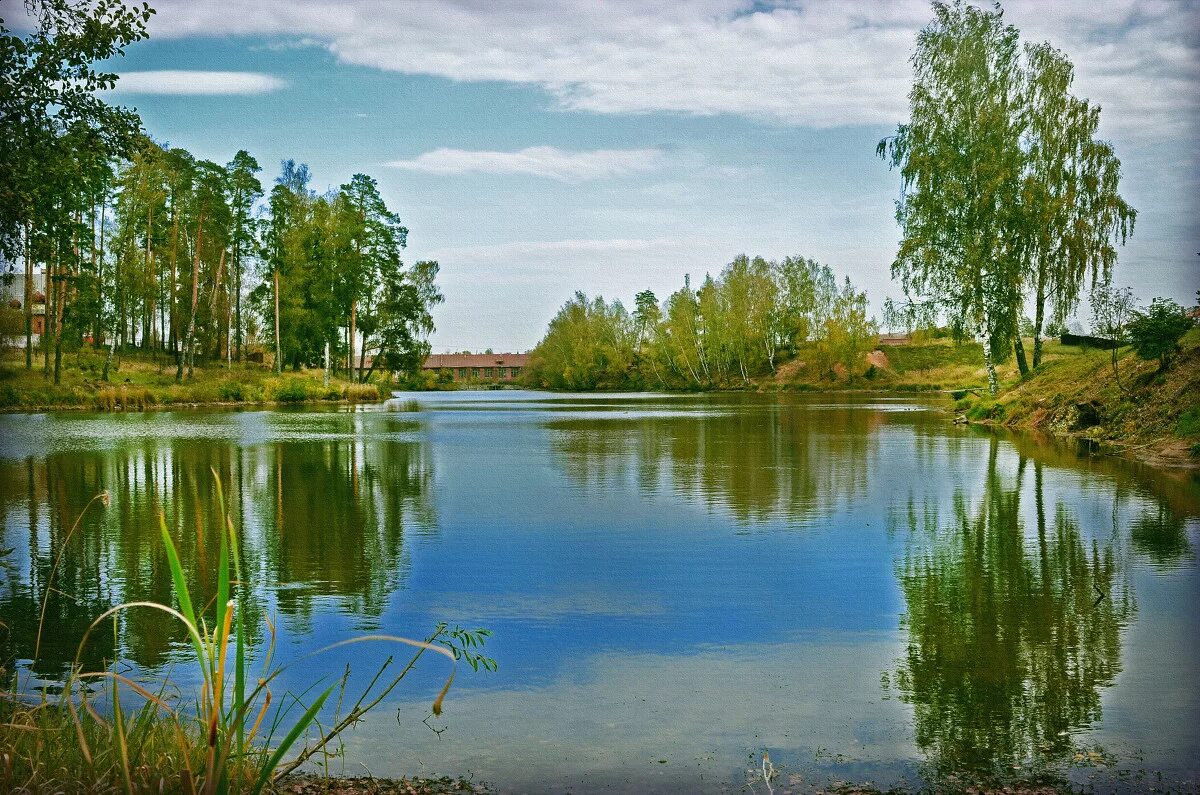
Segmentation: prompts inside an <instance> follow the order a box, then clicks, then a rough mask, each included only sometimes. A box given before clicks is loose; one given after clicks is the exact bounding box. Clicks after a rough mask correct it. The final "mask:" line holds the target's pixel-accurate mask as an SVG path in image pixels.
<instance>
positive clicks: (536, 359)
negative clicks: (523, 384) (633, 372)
mask: <svg viewBox="0 0 1200 795" xmlns="http://www.w3.org/2000/svg"><path fill="white" fill-rule="evenodd" d="M634 338H635V331H634V324H633V319H632V318H631V317H630V316H629V314H628V313H627V312H626V311H625V308H624V307H623V306H621V303H620V302H619V301H614V302H613V303H611V304H609V303H606V302H605V301H604V299H603V298H600V297H597V298H595V299H589V298H588V297H587V296H585V295H584V294H583V293H575V296H574V297H573V298H572V299H570V300H569V301H567V302H566V303H565V304H563V306H562V308H561V309H560V310H559V311H558V314H557V315H555V317H554V319H553V320H551V321H550V327H549V329H547V331H546V336H545V337H543V338H542V341H541V342H539V343H538V344H537V347H535V348H534V349H533V351H532V352H531V353H530V357H529V365H528V367H527V377H528V378H529V379H530V381H531V382H532V383H533V384H536V385H538V386H543V387H549V388H552V389H614V388H618V387H621V386H624V385H625V384H626V383H627V382H628V379H629V369H630V367H631V366H632V364H633V344H634Z"/></svg>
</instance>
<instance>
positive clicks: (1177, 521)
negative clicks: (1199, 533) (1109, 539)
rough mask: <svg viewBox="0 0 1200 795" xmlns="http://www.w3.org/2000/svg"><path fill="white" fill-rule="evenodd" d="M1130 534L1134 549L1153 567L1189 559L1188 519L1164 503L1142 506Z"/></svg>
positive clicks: (1174, 563)
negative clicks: (1149, 506) (1142, 509)
mask: <svg viewBox="0 0 1200 795" xmlns="http://www.w3.org/2000/svg"><path fill="white" fill-rule="evenodd" d="M1129 535H1130V538H1131V539H1132V541H1133V548H1134V549H1135V550H1137V552H1138V554H1140V555H1142V556H1144V557H1145V558H1146V559H1147V560H1149V561H1150V563H1151V564H1153V565H1154V566H1155V567H1156V568H1159V569H1172V568H1175V567H1177V566H1180V565H1183V564H1184V563H1186V562H1188V561H1190V560H1191V559H1192V545H1191V543H1190V542H1189V541H1188V537H1187V522H1185V521H1184V519H1183V517H1181V516H1178V515H1176V514H1175V512H1174V511H1172V510H1171V509H1170V508H1168V507H1167V506H1166V505H1164V504H1161V503H1160V504H1159V505H1157V506H1154V507H1152V508H1147V509H1145V510H1144V511H1143V512H1142V513H1141V515H1140V516H1138V518H1137V520H1136V521H1135V522H1134V523H1133V527H1132V528H1131V529H1130V533H1129Z"/></svg>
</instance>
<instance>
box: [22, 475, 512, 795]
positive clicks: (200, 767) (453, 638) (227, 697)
mask: <svg viewBox="0 0 1200 795" xmlns="http://www.w3.org/2000/svg"><path fill="white" fill-rule="evenodd" d="M213 476H214V483H215V486H216V495H215V498H214V499H215V503H216V505H217V511H216V512H215V513H214V520H215V522H216V523H217V525H218V526H217V527H215V528H213V534H214V535H215V536H216V537H217V539H218V550H217V555H216V561H215V562H216V569H217V570H216V583H215V590H214V592H213V593H211V594H208V593H206V594H195V592H194V590H193V588H192V587H191V586H189V582H188V581H189V577H188V575H187V574H186V573H185V571H184V569H183V565H182V563H181V562H180V558H179V554H178V552H177V551H176V545H175V542H174V540H173V539H172V535H171V532H170V531H169V530H168V527H167V523H166V520H165V518H164V517H162V515H161V514H160V517H159V526H160V534H161V543H162V549H163V550H164V552H165V555H166V560H167V563H168V568H169V572H170V581H171V585H172V589H173V594H174V600H173V601H174V605H171V604H166V603H162V602H156V601H150V600H140V601H132V602H126V603H123V604H119V605H116V606H113V607H111V608H109V609H107V610H105V611H104V612H102V613H101V614H100V615H99V616H96V617H95V618H94V619H93V620H92V621H91V623H90V624H89V625H88V627H87V628H86V630H84V632H83V633H82V636H81V637H80V638H79V641H78V646H77V649H76V652H75V656H74V660H73V662H72V663H71V664H70V665H69V666H68V667H67V669H66V671H65V672H64V674H63V675H62V677H61V678H60V679H45V678H40V679H36V680H35V676H34V670H35V668H36V666H37V663H38V657H39V652H40V649H41V646H42V635H43V632H44V631H46V630H47V627H46V626H45V616H46V606H47V604H48V602H49V600H50V596H51V592H52V590H54V575H55V571H56V570H57V568H58V562H59V560H61V557H62V553H63V549H60V550H59V551H58V553H57V554H56V556H55V565H54V567H53V568H52V569H51V571H50V577H49V579H48V581H47V583H46V585H45V592H44V593H43V595H42V598H41V603H42V607H41V611H40V616H41V618H40V620H39V622H38V625H37V634H36V638H35V640H34V644H33V650H32V659H31V660H30V661H29V663H28V665H24V666H21V667H18V668H17V669H15V670H13V671H11V672H7V676H6V681H7V682H8V683H9V684H10V685H11V686H12V689H11V690H10V692H3V693H0V748H3V749H4V757H3V764H0V788H2V789H3V790H4V791H6V792H18V791H23V792H42V791H81V790H87V791H94V792H118V791H124V792H127V793H133V792H151V791H153V792H164V791H170V792H190V793H217V792H229V791H237V792H252V793H258V792H262V791H265V790H270V789H271V788H272V787H273V785H275V784H276V783H277V782H279V781H281V780H282V779H283V778H284V777H285V776H287V775H288V774H290V773H291V772H292V771H295V770H297V769H299V768H300V767H301V766H302V765H304V764H305V763H306V762H309V761H310V760H311V761H312V762H314V763H318V762H322V761H324V762H325V763H326V765H325V767H324V769H325V770H326V771H328V766H327V763H328V760H329V758H330V757H331V756H336V754H337V753H338V750H337V747H336V743H337V741H338V738H339V736H340V735H341V734H342V733H343V732H345V731H346V730H348V729H350V728H351V727H353V726H354V725H355V724H356V723H357V722H358V721H359V720H361V719H362V717H363V716H364V715H365V714H366V713H367V712H368V711H369V710H371V709H372V708H373V707H375V706H376V705H378V704H379V703H380V702H381V701H382V700H383V699H384V698H385V697H387V696H388V694H389V693H391V692H392V691H393V690H394V689H395V688H396V687H397V685H399V684H400V682H401V681H402V680H403V679H404V678H405V676H406V675H407V674H408V673H409V672H410V671H411V670H412V669H413V667H414V666H415V665H416V663H417V662H418V660H419V659H420V658H421V656H422V655H423V654H424V653H425V652H426V651H431V652H434V653H436V654H440V655H442V656H444V657H446V658H447V659H448V660H450V662H451V664H452V666H456V665H457V661H458V660H464V661H466V662H467V663H469V664H470V666H471V667H472V669H474V670H478V669H479V668H481V667H482V668H484V669H485V670H495V667H496V663H495V661H494V660H492V659H491V658H489V657H486V656H484V655H483V654H482V647H483V645H484V643H485V642H486V640H487V637H488V636H489V635H490V632H488V631H487V630H482V629H479V630H464V629H462V628H460V627H454V628H450V627H447V626H446V625H445V624H440V625H438V626H437V627H436V628H435V629H434V631H433V632H432V634H431V635H430V636H429V637H428V638H426V639H425V640H412V639H409V638H404V637H398V636H395V635H382V634H376V635H364V636H359V637H354V638H350V639H347V640H343V641H339V642H336V643H333V644H331V645H329V646H326V647H324V648H321V649H318V650H315V651H312V652H310V653H309V654H307V655H305V656H302V657H299V658H294V659H291V660H288V661H287V662H284V663H279V662H276V660H275V656H274V646H275V642H274V638H275V628H274V625H273V624H272V623H271V621H270V620H269V619H267V618H265V617H264V619H263V622H262V626H259V622H258V621H257V620H256V619H255V618H254V616H253V604H252V603H251V601H250V599H249V589H248V587H247V581H246V580H245V579H244V578H243V574H242V556H241V553H240V551H239V533H238V531H237V530H236V529H235V527H234V523H233V520H232V518H231V517H229V516H228V515H227V514H226V511H225V501H224V496H223V494H222V491H221V486H220V478H219V477H218V476H217V473H216V471H215V470H214V471H213ZM97 502H101V503H103V504H105V505H107V504H108V493H107V492H104V493H102V494H100V495H98V496H97V497H95V498H93V499H92V501H91V502H89V503H88V505H87V506H86V507H85V508H84V511H83V513H86V512H87V511H88V510H89V509H90V508H91V507H92V505H93V504H94V503H97ZM83 513H81V515H80V516H79V517H78V518H77V519H76V522H75V524H74V525H73V526H72V528H71V530H70V531H68V532H67V534H66V536H65V538H64V539H63V547H64V548H65V546H66V545H67V544H69V543H70V541H71V537H72V536H73V535H74V534H75V531H76V530H77V529H78V527H79V524H80V521H81V520H82V519H83ZM145 611H156V612H158V613H162V614H165V615H164V617H163V618H161V619H160V620H165V621H170V622H177V623H178V624H179V625H181V626H182V627H183V629H184V630H185V632H186V638H187V643H186V644H185V645H187V646H188V647H189V657H190V664H191V665H192V673H193V674H194V675H195V676H196V678H197V679H198V681H199V692H198V693H197V694H196V696H195V699H194V700H193V699H191V698H190V697H187V696H185V695H183V694H182V693H181V692H180V691H179V688H178V687H177V686H176V685H175V684H174V683H173V682H172V681H171V679H170V678H168V677H166V676H164V677H163V678H161V679H159V680H158V681H156V682H152V681H149V680H147V679H146V678H145V677H144V676H139V675H137V674H134V673H131V671H130V669H129V668H128V667H127V666H125V665H123V664H122V661H121V660H120V659H119V657H118V655H117V654H116V653H115V652H114V656H113V658H112V659H111V660H107V661H105V663H104V664H103V665H100V666H94V665H88V664H87V663H86V660H87V659H88V658H89V657H90V656H91V655H90V653H89V643H90V641H92V640H93V638H94V637H95V636H96V635H103V634H105V633H110V634H113V635H114V636H115V635H116V633H117V626H118V622H119V621H121V620H122V618H123V617H125V616H126V614H128V613H133V612H145ZM368 642H375V643H381V644H388V645H393V646H395V645H400V646H407V647H413V648H415V649H416V652H415V653H414V654H413V655H412V656H411V658H409V659H408V662H407V663H406V664H405V665H403V666H399V665H393V663H396V662H397V661H396V658H395V657H394V656H388V657H387V658H386V660H385V661H384V662H383V663H382V664H381V665H380V667H379V668H378V670H377V671H376V672H375V674H374V676H373V677H371V679H370V680H369V682H368V684H367V686H366V687H365V688H363V689H362V690H361V691H360V692H358V694H357V696H356V695H355V694H354V688H353V687H352V685H351V672H350V670H349V668H347V669H346V671H345V673H344V674H343V675H342V676H341V677H338V678H337V679H336V680H335V681H332V682H330V683H329V684H328V685H325V686H324V687H323V689H321V690H320V691H319V692H316V691H314V690H313V689H311V688H310V689H309V690H306V691H305V692H303V693H291V692H285V693H282V694H279V695H276V693H275V692H274V691H273V689H272V686H273V683H275V682H276V680H278V679H279V678H280V676H281V674H282V673H283V672H284V671H285V669H287V668H289V667H295V666H297V665H298V664H300V663H302V662H303V661H304V660H306V659H308V658H310V657H312V656H314V655H318V654H322V653H324V652H327V651H331V650H333V649H335V648H339V647H343V646H346V645H350V644H357V643H368ZM114 648H115V647H114ZM0 672H3V669H0ZM453 680H454V668H452V669H451V671H450V673H449V675H448V676H447V678H446V680H445V682H444V684H443V685H442V688H441V691H440V692H439V693H438V694H437V696H436V698H435V699H434V701H433V704H432V707H431V710H432V712H433V714H434V715H438V714H441V710H442V702H443V700H444V698H445V696H446V694H447V692H448V691H449V689H450V685H451V683H452V682H453ZM322 684H323V683H322ZM276 686H277V685H276ZM314 686H316V684H315V683H314ZM331 698H332V699H333V700H332V701H330V699H331ZM327 702H329V703H331V704H332V705H333V708H332V710H330V709H323V708H324V707H325V705H326V703H327ZM294 748H295V749H298V750H295V751H293V750H292V749H294Z"/></svg>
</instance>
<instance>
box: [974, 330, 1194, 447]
mask: <svg viewBox="0 0 1200 795" xmlns="http://www.w3.org/2000/svg"><path fill="white" fill-rule="evenodd" d="M1180 345H1181V350H1180V352H1179V353H1178V355H1176V356H1175V358H1174V359H1173V360H1172V361H1171V363H1170V365H1169V366H1168V367H1167V368H1166V369H1165V370H1163V371H1161V372H1160V371H1159V366H1158V362H1157V361H1145V360H1142V359H1139V358H1138V357H1137V356H1136V355H1135V354H1134V352H1133V350H1132V349H1131V348H1123V349H1121V350H1120V351H1119V352H1118V354H1117V362H1116V366H1115V367H1114V365H1113V358H1112V353H1111V352H1110V351H1099V350H1087V349H1078V352H1077V353H1076V354H1075V355H1073V356H1059V357H1056V358H1054V359H1050V360H1048V361H1046V362H1044V363H1043V364H1042V366H1041V367H1039V368H1038V369H1037V370H1036V371H1035V372H1034V373H1033V374H1032V375H1030V377H1029V378H1027V379H1025V380H1023V381H1022V380H1016V381H1010V380H1008V379H1006V380H1005V382H1004V385H1003V388H1002V389H1001V391H1000V394H999V395H997V397H996V398H994V399H993V398H990V397H987V396H986V392H984V391H982V390H980V391H979V393H978V394H973V393H969V394H966V395H964V396H963V397H962V398H961V399H959V400H958V401H957V402H956V403H955V409H956V411H957V412H958V413H959V415H960V416H961V417H962V418H963V419H964V420H965V421H968V422H973V423H979V424H984V425H992V426H997V427H1005V428H1012V429H1022V430H1032V431H1038V432H1042V433H1046V434H1050V435H1053V436H1057V437H1063V438H1068V439H1075V440H1077V441H1079V442H1080V443H1082V444H1085V445H1088V446H1089V447H1091V448H1092V449H1094V450H1095V451H1097V452H1101V453H1110V454H1116V455H1123V456H1128V457H1132V458H1136V459H1138V460H1141V461H1145V462H1146V463H1149V464H1151V465H1153V466H1156V467H1170V468H1182V469H1200V329H1193V330H1192V331H1190V332H1188V333H1187V335H1185V336H1184V338H1183V339H1182V340H1181V342H1180ZM1060 347H1062V346H1060Z"/></svg>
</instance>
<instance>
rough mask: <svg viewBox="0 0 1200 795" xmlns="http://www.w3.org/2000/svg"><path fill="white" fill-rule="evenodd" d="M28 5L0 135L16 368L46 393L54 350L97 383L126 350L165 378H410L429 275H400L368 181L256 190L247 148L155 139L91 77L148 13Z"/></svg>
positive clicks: (292, 175)
mask: <svg viewBox="0 0 1200 795" xmlns="http://www.w3.org/2000/svg"><path fill="white" fill-rule="evenodd" d="M38 8H39V11H40V16H39V17H38V19H39V28H38V30H37V31H35V32H34V33H33V34H31V35H30V36H28V37H25V38H21V37H17V36H13V35H6V36H5V44H6V47H5V48H4V61H5V62H4V64H3V66H4V73H5V78H4V92H3V97H2V102H3V114H2V115H3V121H2V122H0V125H2V128H3V129H2V130H0V132H2V133H3V137H4V141H5V146H4V149H3V152H2V154H0V184H2V185H3V188H0V190H2V191H3V195H2V196H0V254H3V256H4V258H5V259H6V260H8V262H9V263H10V265H9V267H8V268H7V269H6V270H7V271H8V272H7V273H6V274H5V277H4V278H6V279H9V280H12V279H14V278H17V274H16V271H17V265H18V264H19V265H20V268H21V271H23V273H22V274H21V275H20V278H22V279H23V282H24V283H23V285H18V289H20V288H21V287H23V298H22V300H19V301H14V302H13V303H14V304H19V306H8V307H5V308H4V311H5V313H6V314H5V317H4V318H3V320H4V326H5V329H4V332H5V334H6V335H9V336H12V337H18V338H19V337H21V336H23V337H24V343H25V344H24V356H25V362H24V365H25V367H26V368H27V369H32V368H33V367H35V364H36V365H40V366H41V368H42V369H43V372H44V373H45V374H46V376H47V378H53V381H54V383H55V384H57V383H59V381H60V379H61V377H62V367H63V363H62V357H63V352H64V350H67V351H74V350H78V349H79V348H80V347H81V346H83V345H87V344H89V343H90V344H91V345H93V346H95V347H96V348H97V349H99V350H101V351H104V352H105V353H106V360H105V364H104V366H103V370H102V372H101V374H100V378H101V380H103V381H107V380H109V377H110V370H111V367H112V363H113V359H114V356H115V355H117V354H118V353H122V352H134V351H139V352H144V353H147V354H153V355H155V356H166V357H169V360H170V361H172V362H173V363H174V366H175V380H176V382H182V381H184V379H185V378H192V377H193V375H194V372H195V365H196V362H197V360H199V361H201V362H224V363H226V364H232V362H235V361H236V362H242V361H245V360H247V359H253V360H255V361H259V362H264V361H265V362H273V364H274V368H275V370H276V372H279V371H281V370H282V369H283V368H284V367H291V368H293V369H300V368H302V367H309V366H319V367H324V368H325V369H326V370H327V371H329V370H332V371H335V372H338V371H340V372H342V373H344V374H346V375H347V376H349V377H351V378H353V379H356V380H360V381H366V380H368V379H369V378H370V377H371V375H372V374H373V372H374V371H375V370H380V371H387V372H389V373H397V372H401V373H403V372H412V371H415V370H416V369H418V368H419V367H420V364H421V362H422V361H423V360H424V357H425V356H426V355H427V353H428V351H429V345H428V342H427V339H426V338H427V336H428V334H429V333H430V332H432V330H433V319H432V317H431V315H430V310H431V308H432V307H433V306H434V305H436V304H437V303H439V302H440V301H441V300H442V296H441V293H440V291H439V290H438V287H437V285H436V276H437V272H438V264H437V263H436V262H418V263H416V264H414V265H411V266H406V265H405V263H404V261H403V260H402V258H401V254H402V251H403V249H404V247H405V245H406V241H407V234H408V230H407V229H406V228H405V227H404V225H403V224H402V223H401V221H400V218H399V216H398V215H397V214H396V213H395V212H394V211H393V210H391V209H390V208H389V207H388V206H387V204H386V202H385V201H384V199H383V197H382V196H381V195H380V192H379V188H378V185H377V183H376V181H375V180H374V179H373V178H371V177H370V176H367V175H366V174H355V175H354V176H353V177H351V179H350V180H349V182H347V183H345V184H344V185H341V186H339V187H337V188H335V189H331V190H328V191H326V192H324V193H318V192H316V191H314V190H313V189H312V188H311V187H310V182H311V175H310V173H309V169H308V167H307V166H306V165H304V164H297V163H295V162H294V161H292V160H286V161H284V162H283V163H282V164H281V170H280V173H279V175H278V176H277V177H276V178H275V180H274V183H273V185H271V187H270V191H269V192H266V190H265V189H264V186H263V183H262V181H261V180H260V177H259V175H260V173H261V172H262V168H261V166H260V165H259V163H258V161H257V160H256V159H255V158H254V157H253V156H252V155H251V154H250V153H249V152H247V151H245V150H239V151H238V152H237V153H236V154H234V155H233V157H232V159H230V160H229V161H228V162H227V163H225V164H224V165H222V164H220V163H217V162H213V161H211V160H207V159H204V158H199V157H196V156H195V155H194V154H192V153H191V152H189V151H188V150H186V149H184V148H181V147H173V146H171V145H169V144H167V143H163V142H159V141H156V140H154V139H153V138H152V137H151V136H150V135H149V134H148V133H147V132H146V131H145V129H144V127H143V125H142V122H141V119H140V118H139V117H138V115H137V114H136V113H135V112H133V111H131V110H129V109H127V108H122V107H117V106H113V105H110V104H108V103H106V102H105V101H104V100H103V99H102V98H101V97H100V96H99V95H98V93H97V92H101V91H103V90H105V89H109V88H112V87H113V85H115V83H116V79H117V77H116V75H115V74H109V73H106V72H102V71H98V70H97V69H96V68H95V67H94V66H93V65H92V62H94V61H97V60H101V59H104V58H108V57H111V56H113V55H116V54H120V53H121V52H122V50H123V48H124V46H126V45H127V44H129V43H132V42H134V41H138V40H140V39H142V38H145V36H146V22H147V20H148V19H149V17H150V15H151V14H152V13H153V12H152V11H151V10H150V9H149V8H148V7H136V6H131V7H121V8H108V7H105V8H104V9H101V10H100V12H98V13H100V14H101V16H102V17H103V19H102V20H100V21H102V22H103V23H104V24H99V23H98V22H97V21H96V20H94V19H90V18H89V17H88V16H87V15H86V14H83V13H82V12H80V10H79V9H77V8H75V7H74V6H72V5H71V4H69V3H61V4H60V3H47V4H44V5H41V6H39V7H38ZM37 272H41V273H44V274H45V280H44V283H43V285H44V286H43V287H42V288H38V287H35V284H34V274H35V273H37ZM37 305H44V306H45V326H46V328H45V334H42V335H40V337H41V339H40V341H39V342H37V343H36V344H35V341H34V334H35V331H34V328H33V325H34V307H35V306H37ZM35 358H40V362H36V363H35Z"/></svg>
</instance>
